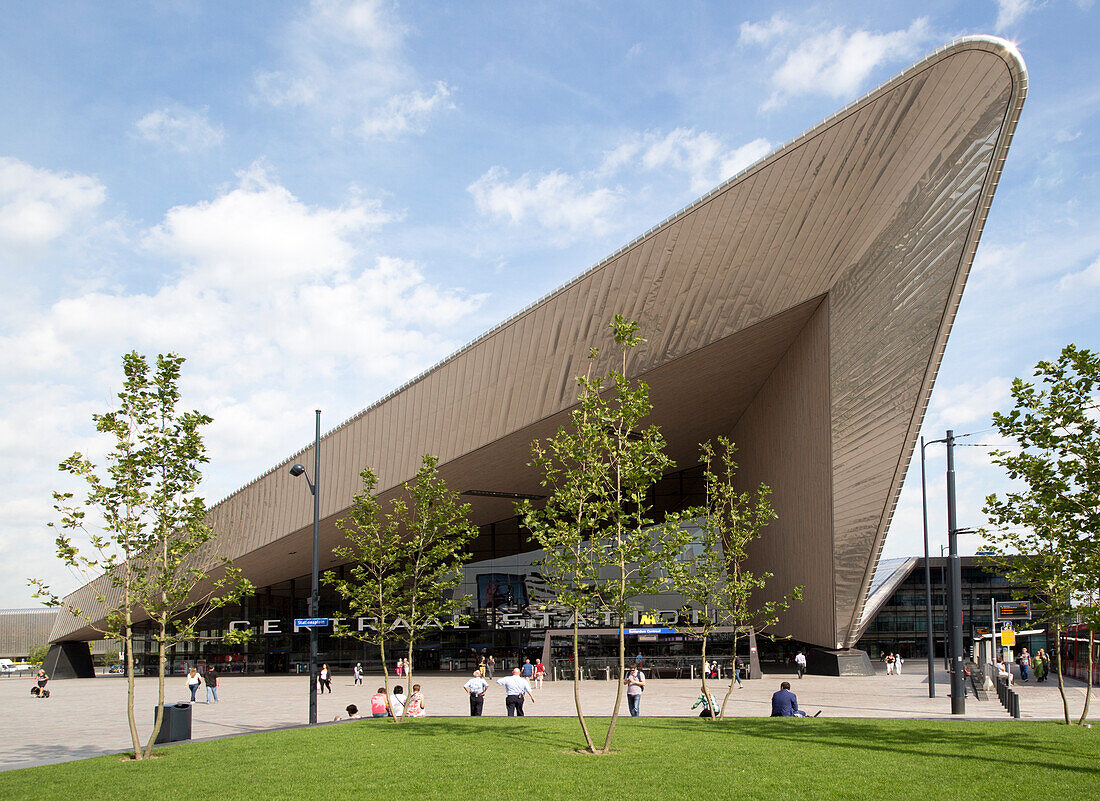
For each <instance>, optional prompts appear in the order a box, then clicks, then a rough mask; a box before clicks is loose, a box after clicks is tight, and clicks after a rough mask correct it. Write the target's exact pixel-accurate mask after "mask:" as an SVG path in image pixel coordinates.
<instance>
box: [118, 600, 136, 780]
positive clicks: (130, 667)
mask: <svg viewBox="0 0 1100 801" xmlns="http://www.w3.org/2000/svg"><path fill="white" fill-rule="evenodd" d="M122 631H123V634H124V640H125V643H124V645H123V647H124V649H125V651H126V722H127V723H129V724H130V741H131V742H132V743H133V744H134V759H141V738H140V737H139V736H138V730H137V721H136V720H135V719H134V690H135V689H136V688H135V686H134V631H133V628H132V626H131V623H130V613H129V612H127V613H126V623H125V625H124V626H123V628H122Z"/></svg>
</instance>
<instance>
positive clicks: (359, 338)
mask: <svg viewBox="0 0 1100 801" xmlns="http://www.w3.org/2000/svg"><path fill="white" fill-rule="evenodd" d="M394 216H395V215H393V214H392V213H390V212H387V211H385V210H383V209H382V207H381V206H380V205H379V204H378V203H377V202H375V201H373V200H369V199H364V198H361V197H358V196H356V195H352V196H351V197H349V198H348V199H346V200H345V201H344V202H343V203H335V204H331V205H317V204H310V203H306V202H304V201H303V200H302V199H300V198H298V197H296V196H295V195H294V193H292V192H291V191H290V190H289V189H288V188H286V187H285V186H283V185H281V184H280V183H279V182H278V180H277V179H276V178H274V177H273V176H271V175H270V174H269V172H268V171H266V170H265V169H263V168H262V167H261V166H254V167H253V168H252V169H250V170H248V171H247V172H245V173H244V174H242V175H241V176H240V178H239V180H238V181H237V182H236V183H235V184H234V185H232V186H229V187H226V188H225V189H224V190H222V191H221V192H220V193H219V194H218V195H217V196H215V197H212V198H211V199H209V200H206V201H204V202H200V203H195V204H192V205H186V206H177V207H175V208H172V209H171V210H169V211H168V212H167V213H166V214H165V215H164V218H163V219H162V220H161V222H160V224H159V225H157V226H155V227H153V228H151V229H150V230H148V231H147V232H146V233H145V235H144V237H142V238H141V239H140V242H139V244H138V247H139V248H140V249H141V250H140V251H139V252H131V253H130V254H129V255H130V257H131V258H138V259H141V260H150V259H157V260H160V261H161V262H162V265H161V267H162V271H161V272H160V273H159V274H160V275H162V276H164V277H163V278H162V279H161V280H160V281H159V282H154V283H153V284H152V285H151V286H150V285H148V284H146V285H145V286H143V287H142V288H141V289H128V288H127V287H126V286H125V285H124V278H123V277H122V276H121V275H119V276H116V277H115V280H114V281H112V282H110V284H109V286H110V288H107V289H100V290H98V291H93V292H86V293H82V294H71V295H69V296H67V297H62V298H61V299H60V300H56V301H52V302H49V303H48V304H46V305H44V306H43V307H37V308H34V309H31V310H28V311H27V312H26V314H25V319H23V320H21V321H20V324H19V325H12V324H10V321H4V323H5V324H3V325H2V326H0V382H2V383H3V386H4V388H5V392H4V393H3V395H2V396H0V421H2V424H0V457H5V456H6V457H8V459H9V461H11V462H19V463H21V464H24V463H26V464H25V466H24V467H23V468H21V470H20V471H19V476H18V477H16V478H14V479H13V482H12V486H11V487H10V488H9V496H10V497H12V498H25V499H29V500H27V502H26V503H22V504H19V505H11V504H8V503H7V502H3V503H2V505H0V512H2V513H3V514H2V515H0V517H2V519H3V521H4V526H3V534H4V536H3V537H0V541H5V540H6V541H11V540H13V539H15V538H18V539H19V541H20V542H21V543H23V545H24V546H25V547H26V548H27V549H28V551H30V552H33V553H42V554H49V553H51V552H52V551H51V548H50V542H51V541H52V537H51V536H50V533H49V530H48V529H46V528H45V522H46V521H48V520H51V519H53V517H54V515H53V513H52V511H51V501H50V492H49V490H50V489H51V488H52V487H60V486H64V483H63V477H61V476H59V475H58V474H57V472H56V465H57V463H58V462H59V461H60V460H61V459H63V458H64V457H65V456H66V455H68V454H69V453H71V452H72V451H73V450H77V449H79V450H81V451H82V452H86V453H89V454H92V455H93V456H94V455H95V454H97V453H98V452H99V449H101V448H102V443H101V442H100V441H99V438H98V437H97V436H96V435H95V433H94V427H93V425H92V422H91V414H92V413H93V412H95V411H100V412H101V411H104V410H106V409H109V408H111V406H112V405H113V404H114V393H115V392H116V391H117V389H118V386H119V383H120V373H119V358H120V355H121V354H122V353H125V352H127V351H129V350H132V349H136V350H139V351H141V352H143V353H147V354H150V355H152V354H155V353H158V352H160V353H163V352H168V351H174V352H178V353H181V354H184V355H185V356H186V357H187V359H188V362H187V364H186V365H185V367H184V380H183V390H184V405H185V406H186V407H187V408H199V409H202V410H204V411H206V412H208V413H210V414H211V415H212V416H213V417H214V419H215V422H214V423H213V425H212V426H211V427H210V428H209V430H208V432H207V442H208V446H209V453H210V455H211V458H212V464H211V465H210V467H209V468H208V470H207V471H206V472H207V477H208V480H207V484H206V486H205V488H204V492H205V493H206V494H207V497H208V500H214V499H215V498H218V497H221V496H224V495H225V494H227V493H228V492H229V491H232V490H234V489H236V488H237V487H238V486H240V485H241V484H243V483H244V482H245V481H246V480H247V479H248V478H251V476H252V475H254V473H255V471H256V470H257V469H258V466H263V465H265V464H272V463H275V462H276V461H277V460H279V459H280V458H283V457H284V456H285V455H286V454H287V453H290V452H291V451H292V450H293V449H295V448H297V447H300V446H301V445H303V444H304V443H305V442H306V441H307V440H308V439H309V437H310V436H311V431H312V410H313V409H314V408H317V407H318V406H320V407H321V408H323V409H324V410H325V420H324V422H325V425H326V426H332V425H335V424H336V423H338V422H339V421H340V420H342V419H345V418H347V417H348V416H349V415H351V414H353V413H354V412H356V411H358V410H359V409H361V408H363V407H364V406H365V405H367V404H368V403H369V402H371V400H373V399H374V398H376V397H378V396H380V395H381V394H383V393H384V392H386V391H388V390H390V389H392V388H393V387H395V386H397V385H399V384H401V383H402V382H403V381H405V380H407V379H409V378H411V377H412V376H413V375H415V374H416V373H418V372H420V371H422V370H424V369H425V368H427V367H429V366H430V365H431V364H433V363H435V362H436V361H438V360H439V359H440V358H442V357H444V356H445V355H447V354H448V353H450V352H452V351H454V350H455V349H456V348H457V347H458V346H459V345H460V344H461V340H455V339H454V338H452V335H451V332H452V331H453V330H454V328H455V326H456V325H459V326H461V325H462V324H463V323H464V321H465V320H466V319H467V318H469V316H470V315H471V314H472V313H474V312H475V311H476V310H477V309H478V308H479V307H480V306H481V304H482V303H483V302H484V296H483V295H474V294H470V293H468V292H465V291H463V290H461V289H458V288H451V287H447V286H441V285H439V284H438V283H436V282H434V281H432V280H431V279H430V278H429V277H428V275H427V274H426V272H425V269H424V267H423V266H422V265H420V264H417V263H415V262H412V261H409V260H407V259H401V258H397V257H394V256H391V255H386V254H379V253H376V252H373V248H372V247H371V240H370V237H371V235H372V234H373V233H374V232H375V231H376V230H377V229H378V228H379V226H381V225H383V224H385V223H386V222H387V221H388V220H390V219H392V218H393V217H394ZM75 235H76V234H70V236H75ZM126 255H127V254H121V255H120V258H119V260H120V261H122V260H124V257H125V256H126ZM156 274H157V273H155V272H154V271H150V273H149V274H148V275H144V276H142V280H144V281H146V282H148V281H149V279H150V277H151V276H152V275H156ZM154 281H156V280H155V279H154ZM28 453H34V454H38V455H39V458H38V459H37V460H36V461H34V463H33V464H32V463H29V462H27V460H26V458H25V456H26V454H28ZM5 555H10V554H5V551H4V550H3V548H0V562H2V561H4V559H3V557H4V556H5ZM31 574H33V575H41V576H44V577H46V578H48V579H49V580H51V581H52V582H54V583H56V584H57V585H58V586H59V588H63V589H66V590H67V589H71V588H73V587H75V586H76V585H77V582H76V580H75V579H73V578H72V577H69V576H67V575H66V573H65V571H64V570H62V569H60V568H59V567H58V566H57V562H56V560H55V559H43V560H42V563H41V564H38V563H35V564H30V563H19V564H15V563H14V562H13V563H9V564H6V565H0V578H2V579H3V580H4V581H6V582H8V583H9V585H10V586H12V587H16V588H17V589H16V592H17V593H18V587H19V586H21V585H22V577H23V576H24V575H31Z"/></svg>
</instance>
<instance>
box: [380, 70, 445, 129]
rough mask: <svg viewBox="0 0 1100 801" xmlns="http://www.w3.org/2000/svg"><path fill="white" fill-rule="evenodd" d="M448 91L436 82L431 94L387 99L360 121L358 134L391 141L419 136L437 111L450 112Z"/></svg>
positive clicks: (412, 94)
mask: <svg viewBox="0 0 1100 801" xmlns="http://www.w3.org/2000/svg"><path fill="white" fill-rule="evenodd" d="M450 96H451V88H450V87H449V86H447V84H445V83H443V82H442V81H437V82H436V84H435V91H434V92H432V94H431V95H428V96H425V95H423V94H422V93H420V92H411V93H410V94H407V95H396V96H394V97H391V98H390V99H389V100H388V101H387V102H386V104H385V106H384V107H382V108H380V109H378V110H377V111H376V112H374V113H368V114H367V115H365V116H364V117H363V124H362V126H361V127H360V129H359V130H360V132H361V133H362V134H363V136H364V137H366V138H367V139H376V138H377V139H392V138H394V137H396V136H399V135H400V134H403V133H415V134H422V133H424V131H425V130H427V127H428V120H429V119H430V118H431V116H432V115H433V114H434V113H435V112H436V111H437V110H439V109H443V108H454V103H452V102H450V100H448V98H449V97H450Z"/></svg>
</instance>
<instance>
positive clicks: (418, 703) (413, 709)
mask: <svg viewBox="0 0 1100 801" xmlns="http://www.w3.org/2000/svg"><path fill="white" fill-rule="evenodd" d="M407 706H408V707H409V711H408V712H407V713H406V715H405V716H406V717H410V718H422V717H424V715H425V712H424V695H423V693H421V692H420V685H419V684H414V685H413V689H412V695H410V696H409V702H408V704H407Z"/></svg>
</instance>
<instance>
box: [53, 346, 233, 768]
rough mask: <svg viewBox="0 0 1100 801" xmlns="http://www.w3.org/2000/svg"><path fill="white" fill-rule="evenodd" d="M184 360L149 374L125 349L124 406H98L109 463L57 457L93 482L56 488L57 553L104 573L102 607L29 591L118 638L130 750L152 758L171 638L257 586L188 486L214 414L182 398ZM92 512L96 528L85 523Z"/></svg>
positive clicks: (160, 364) (161, 363) (99, 594)
mask: <svg viewBox="0 0 1100 801" xmlns="http://www.w3.org/2000/svg"><path fill="white" fill-rule="evenodd" d="M183 362H184V359H183V357H181V356H176V355H174V354H169V355H167V356H165V355H161V356H158V357H157V364H156V370H155V372H152V373H151V372H150V368H149V364H148V362H147V360H146V359H145V357H144V356H141V355H140V354H138V353H136V352H133V353H128V354H126V355H125V356H124V357H123V359H122V367H123V373H124V376H125V381H124V383H123V388H122V391H121V392H119V395H118V398H119V401H120V406H119V408H118V409H117V410H115V411H111V412H107V413H105V414H97V415H93V420H94V421H95V424H96V430H98V431H99V432H101V433H104V434H107V435H109V436H110V437H111V438H112V439H113V448H112V450H111V452H110V453H109V454H108V456H107V463H106V468H105V470H104V471H103V472H102V474H101V473H100V472H97V468H96V466H95V465H94V464H92V462H91V461H90V460H89V459H87V458H85V457H84V456H83V455H81V454H80V453H74V454H73V455H72V456H70V457H69V458H68V459H66V460H65V461H64V462H62V463H61V465H60V469H61V471H62V472H65V473H69V474H70V475H73V476H76V477H78V478H80V479H82V480H83V481H84V482H85V483H86V484H87V486H88V492H87V495H86V496H85V498H84V500H83V502H77V501H74V500H73V494H72V493H68V492H64V493H62V492H58V493H54V500H55V505H54V508H55V509H56V510H57V512H58V513H59V515H60V518H61V520H60V523H59V524H57V525H56V526H55V527H56V528H57V529H58V536H57V551H58V555H59V556H60V557H61V559H62V560H63V561H64V562H65V563H66V564H67V565H69V566H70V567H72V568H74V569H76V570H78V571H80V572H82V573H85V574H87V575H89V576H90V575H92V574H95V573H102V577H101V578H100V580H99V581H98V582H97V583H96V584H95V585H94V586H95V587H96V589H95V602H96V607H97V608H96V609H84V608H81V607H79V606H77V605H76V603H75V602H69V601H66V600H65V599H64V598H61V597H59V596H58V595H56V594H55V593H53V592H52V591H51V590H50V588H49V586H48V585H46V584H45V583H44V582H42V581H41V580H38V579H32V580H31V584H32V585H33V586H34V587H35V588H36V592H35V597H38V598H43V599H44V600H45V603H46V604H47V605H49V606H60V607H62V608H64V609H66V610H67V611H68V612H70V613H71V614H73V615H75V616H77V617H79V618H83V619H84V620H86V621H87V622H88V623H89V624H92V625H93V628H95V629H96V630H97V631H99V632H101V633H102V634H104V635H105V636H106V637H110V638H115V639H120V640H121V641H122V643H123V644H124V646H125V649H126V677H127V706H126V714H127V718H128V721H129V725H130V736H131V739H132V741H133V746H134V758H135V759H143V758H148V757H149V756H151V754H152V748H153V743H154V742H155V741H156V738H157V734H158V733H159V732H160V726H161V718H162V710H163V707H164V679H165V675H164V666H165V662H166V659H165V653H166V651H167V648H168V647H169V646H171V645H172V644H174V643H176V642H179V641H181V640H186V639H194V638H196V636H197V634H196V627H197V625H198V623H199V622H200V621H201V620H202V619H203V618H204V617H206V616H207V615H208V614H209V613H210V612H212V611H214V610H215V609H218V608H220V607H222V606H225V605H226V604H230V603H235V602H236V601H238V600H240V598H241V597H242V596H243V595H245V594H250V593H251V592H252V591H253V588H252V585H251V583H250V582H249V581H248V580H247V579H244V578H242V576H241V574H240V571H239V570H238V569H236V568H234V567H233V565H232V563H231V562H230V561H229V560H228V559H224V558H222V557H221V556H219V555H218V554H217V553H216V552H215V549H214V547H213V543H212V542H211V540H212V539H213V538H214V536H215V533H214V531H213V529H211V527H210V526H209V525H207V523H206V506H205V503H204V502H203V499H202V498H201V497H199V496H198V495H196V494H195V493H196V489H197V487H198V484H199V481H200V479H201V476H202V473H201V470H200V465H202V464H203V463H205V462H207V461H209V460H208V458H207V456H206V448H205V445H204V443H203V439H202V435H201V433H200V428H201V427H202V426H204V425H207V424H208V423H210V422H211V418H209V417H207V416H206V415H204V414H201V413H199V412H195V411H190V412H181V411H180V410H179V409H178V408H177V406H178V404H179V400H180V394H179V388H178V384H179V378H180V370H181V367H182V365H183ZM89 510H93V511H94V513H95V515H96V516H97V517H98V518H99V519H101V520H102V526H92V525H91V524H89V523H88V521H87V514H88V511H89ZM50 525H51V526H53V525H55V524H53V523H51V524H50ZM78 535H83V536H85V537H87V539H88V541H89V543H90V550H88V549H85V550H81V548H80V547H79V546H78V545H77V543H76V540H75V538H76V537H77V536H78ZM146 618H148V619H149V620H150V621H151V623H152V631H153V639H154V640H155V641H156V643H157V657H158V659H157V664H158V670H157V675H158V698H159V704H158V706H157V713H156V717H155V720H154V725H153V731H152V733H151V734H150V736H149V740H148V742H147V743H146V745H145V747H144V749H143V748H142V746H141V742H140V739H139V737H138V731H137V723H136V721H135V719H134V671H133V666H134V659H133V632H134V625H135V624H136V623H138V622H140V621H141V620H143V619H146ZM97 620H103V621H104V622H103V623H96V622H95V621H97Z"/></svg>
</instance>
